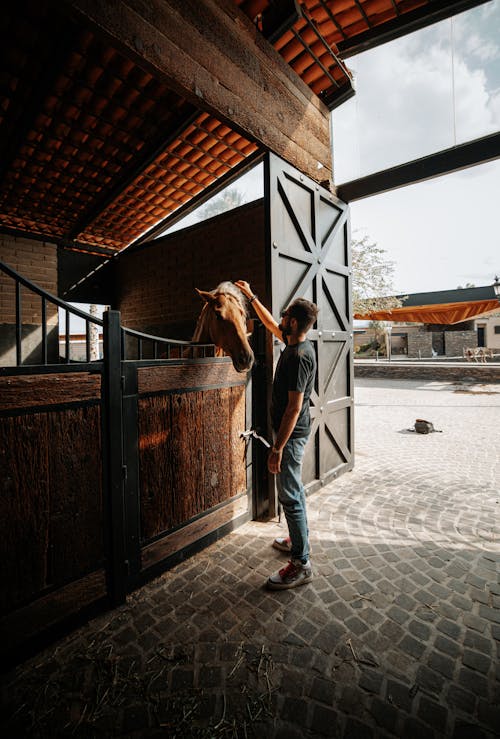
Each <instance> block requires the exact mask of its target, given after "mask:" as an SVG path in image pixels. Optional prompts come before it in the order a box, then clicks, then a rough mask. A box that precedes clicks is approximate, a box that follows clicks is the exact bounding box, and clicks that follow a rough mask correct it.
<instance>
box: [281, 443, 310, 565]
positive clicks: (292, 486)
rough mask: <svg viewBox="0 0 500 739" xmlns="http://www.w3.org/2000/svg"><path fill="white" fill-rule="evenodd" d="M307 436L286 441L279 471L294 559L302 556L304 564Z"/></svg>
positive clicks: (282, 503)
mask: <svg viewBox="0 0 500 739" xmlns="http://www.w3.org/2000/svg"><path fill="white" fill-rule="evenodd" d="M307 439H308V437H307V436H304V437H302V438H300V439H289V440H288V441H287V443H286V444H285V446H284V447H283V456H282V457H281V472H280V473H279V474H278V475H276V484H277V488H278V500H279V502H280V503H281V505H282V506H283V511H284V513H285V518H286V522H287V524H288V533H289V535H290V539H291V540H292V559H300V560H301V562H302V563H303V564H304V563H305V562H307V560H308V559H309V529H308V526H307V513H306V494H305V490H304V485H303V484H302V460H303V458H304V449H305V446H306V444H307Z"/></svg>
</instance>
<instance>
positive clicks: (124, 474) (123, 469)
mask: <svg viewBox="0 0 500 739" xmlns="http://www.w3.org/2000/svg"><path fill="white" fill-rule="evenodd" d="M127 474H128V470H127V465H126V464H123V465H122V477H123V480H124V482H127Z"/></svg>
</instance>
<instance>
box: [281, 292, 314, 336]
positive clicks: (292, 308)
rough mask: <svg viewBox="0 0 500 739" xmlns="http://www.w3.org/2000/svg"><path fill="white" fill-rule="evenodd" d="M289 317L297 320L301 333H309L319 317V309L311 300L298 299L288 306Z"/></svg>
mask: <svg viewBox="0 0 500 739" xmlns="http://www.w3.org/2000/svg"><path fill="white" fill-rule="evenodd" d="M288 315H289V316H290V318H295V319H296V321H297V326H298V329H299V331H300V333H305V332H306V331H309V329H310V328H311V326H312V325H313V323H314V322H315V321H316V318H317V316H318V307H317V305H315V304H314V303H311V301H310V300H306V299H305V298H296V300H294V301H293V302H292V303H290V305H289V306H288Z"/></svg>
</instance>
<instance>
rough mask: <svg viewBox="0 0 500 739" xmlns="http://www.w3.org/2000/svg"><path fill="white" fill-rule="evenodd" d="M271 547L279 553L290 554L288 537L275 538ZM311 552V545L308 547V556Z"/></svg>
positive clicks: (290, 547) (290, 541) (290, 546)
mask: <svg viewBox="0 0 500 739" xmlns="http://www.w3.org/2000/svg"><path fill="white" fill-rule="evenodd" d="M272 545H273V547H274V548H275V549H279V550H280V552H287V553H288V554H290V552H291V551H292V540H291V539H290V537H289V536H278V537H276V539H275V540H274V541H273V544H272ZM311 551H312V549H311V545H309V554H310V553H311Z"/></svg>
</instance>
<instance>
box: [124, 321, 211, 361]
mask: <svg viewBox="0 0 500 739" xmlns="http://www.w3.org/2000/svg"><path fill="white" fill-rule="evenodd" d="M121 335H122V342H121V344H122V358H123V359H179V358H184V359H200V358H205V357H213V356H214V353H215V346H214V345H213V344H199V343H193V342H191V341H182V340H180V339H166V338H163V337H161V336H154V335H152V334H145V333H142V332H141V331H135V330H134V329H131V328H124V327H122V329H121ZM127 339H129V341H127ZM131 345H132V346H134V345H135V351H134V352H133V351H132V347H131Z"/></svg>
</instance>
